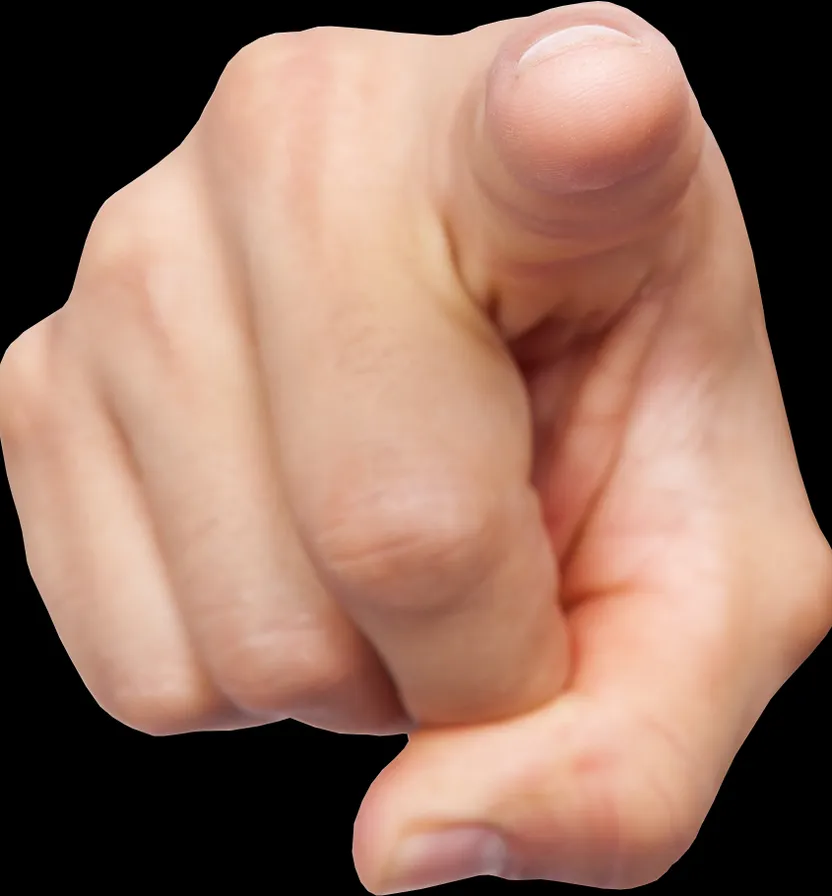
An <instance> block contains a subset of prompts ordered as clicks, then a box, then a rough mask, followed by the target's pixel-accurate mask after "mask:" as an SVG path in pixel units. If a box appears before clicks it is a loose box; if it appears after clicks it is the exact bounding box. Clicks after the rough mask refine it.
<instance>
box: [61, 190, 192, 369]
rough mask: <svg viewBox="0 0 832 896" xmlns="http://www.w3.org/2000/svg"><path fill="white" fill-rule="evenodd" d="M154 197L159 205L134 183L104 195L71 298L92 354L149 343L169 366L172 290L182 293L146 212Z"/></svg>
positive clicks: (178, 268) (172, 259)
mask: <svg viewBox="0 0 832 896" xmlns="http://www.w3.org/2000/svg"><path fill="white" fill-rule="evenodd" d="M151 204H157V205H158V202H156V201H155V199H154V196H153V195H152V194H151V191H150V190H149V189H145V188H143V187H141V186H133V185H131V186H130V187H127V188H125V189H124V190H122V191H120V192H119V193H117V194H115V196H113V197H111V198H110V199H109V200H107V202H106V203H105V204H104V206H103V207H102V210H101V211H100V212H99V214H98V216H97V217H96V219H95V221H94V222H93V226H92V228H91V230H90V235H89V237H88V239H87V244H86V246H85V249H84V256H83V258H82V262H81V267H80V269H79V274H78V278H77V279H76V286H75V289H74V290H73V293H72V296H71V297H70V300H71V303H72V306H73V311H74V312H75V313H76V315H80V317H79V320H77V321H76V335H79V337H80V341H81V342H82V343H83V344H84V345H85V346H88V347H89V348H90V350H91V351H92V352H93V354H94V355H96V356H97V355H98V354H99V353H100V352H102V351H103V352H105V353H106V352H107V351H108V350H109V349H108V347H109V346H112V345H113V344H114V343H117V344H118V345H120V346H121V345H124V346H130V347H136V346H137V347H142V348H144V349H150V350H151V351H152V354H153V356H154V357H155V358H156V359H157V360H158V361H160V362H162V363H164V364H165V366H168V365H169V364H170V363H171V362H172V361H173V360H174V359H176V358H177V357H178V354H179V351H178V349H179V345H178V342H176V337H177V335H178V329H177V327H176V325H175V315H176V309H177V305H176V303H175V302H173V301H170V296H171V295H177V294H179V293H181V290H182V288H183V283H184V276H183V273H182V271H183V270H184V267H183V264H182V262H181V260H179V259H177V257H176V256H175V255H174V254H173V253H172V251H171V248H170V246H169V245H167V246H166V245H163V244H162V243H161V241H160V239H159V237H158V235H157V236H155V237H154V235H153V228H152V227H151V226H150V225H149V224H148V223H147V220H146V218H147V214H148V206H149V205H151ZM78 327H81V329H82V332H80V333H78ZM137 340H138V343H137Z"/></svg>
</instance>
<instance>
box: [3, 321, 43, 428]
mask: <svg viewBox="0 0 832 896" xmlns="http://www.w3.org/2000/svg"><path fill="white" fill-rule="evenodd" d="M51 335H52V319H51V318H47V319H45V320H42V321H40V322H39V323H37V324H35V326H33V327H30V328H29V329H28V330H26V331H25V332H24V333H22V334H21V335H20V336H19V337H18V338H17V339H16V340H15V341H14V342H12V344H11V345H10V346H9V347H8V348H7V349H6V351H5V353H4V355H3V358H2V361H0V436H2V438H3V440H4V441H5V442H6V443H7V445H8V444H18V443H25V442H28V441H30V440H31V439H32V438H38V437H39V436H40V435H41V434H43V432H44V430H45V428H48V427H49V426H50V425H51V423H50V421H51V416H52V415H51V413H50V410H49V408H50V405H51V402H50V394H51V393H50V382H51V378H50V374H49V349H50V343H51Z"/></svg>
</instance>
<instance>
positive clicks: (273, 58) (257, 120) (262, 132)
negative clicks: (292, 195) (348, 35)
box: [202, 28, 344, 181]
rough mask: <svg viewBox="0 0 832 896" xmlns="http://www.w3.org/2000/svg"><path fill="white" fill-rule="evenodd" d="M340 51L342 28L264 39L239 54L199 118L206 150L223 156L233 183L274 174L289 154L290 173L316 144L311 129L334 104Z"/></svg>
mask: <svg viewBox="0 0 832 896" xmlns="http://www.w3.org/2000/svg"><path fill="white" fill-rule="evenodd" d="M343 46H344V40H343V35H342V34H341V29H337V28H313V29H310V30H308V31H300V32H292V33H283V34H273V35H269V36H267V37H263V38H260V39H259V40H256V41H254V42H253V43H251V44H249V45H247V46H246V47H244V48H243V49H242V50H240V51H239V52H238V53H237V54H236V55H235V56H234V57H233V58H232V59H231V60H230V61H229V62H228V64H227V65H226V68H225V70H224V71H223V73H222V75H221V76H220V79H219V82H218V84H217V87H216V90H215V91H214V94H213V96H212V97H211V99H210V101H209V103H208V105H207V107H206V110H205V114H204V116H203V120H202V125H203V127H205V128H207V130H208V133H209V135H210V139H209V140H208V141H207V143H206V145H207V146H208V147H209V149H210V151H211V152H214V153H216V152H220V153H221V154H222V157H223V162H224V164H225V166H226V167H227V166H229V165H230V169H231V171H232V172H236V176H237V178H243V179H245V178H248V177H250V176H251V173H252V172H254V173H255V174H256V173H259V172H262V171H264V170H266V171H272V172H273V171H274V170H275V165H276V162H277V161H278V160H279V159H281V158H282V157H284V156H285V154H286V152H287V150H288V151H289V152H290V153H291V154H292V156H293V159H292V161H293V165H292V170H293V171H294V170H295V168H296V165H297V161H298V159H302V158H305V154H306V153H308V152H310V151H311V150H312V149H313V148H315V147H316V146H317V144H318V142H319V141H316V140H315V139H314V137H315V133H314V132H315V130H316V128H317V125H318V123H320V122H321V121H322V120H323V119H324V117H325V115H326V109H327V108H328V103H329V102H331V98H330V94H332V91H331V90H330V89H329V88H331V87H332V86H333V85H334V84H335V83H337V82H339V81H340V80H341V79H340V74H339V73H340V72H341V71H342V66H341V65H340V61H341V58H342V55H343V54H342V53H341V52H340V49H341V47H343ZM296 150H300V152H297V151H296ZM289 181H291V178H289Z"/></svg>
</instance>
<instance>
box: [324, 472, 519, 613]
mask: <svg viewBox="0 0 832 896" xmlns="http://www.w3.org/2000/svg"><path fill="white" fill-rule="evenodd" d="M317 523H318V525H317V526H316V527H315V529H316V533H317V535H316V544H317V547H318V549H319V551H320V552H321V554H322V559H323V562H324V565H325V566H326V568H327V570H328V571H329V572H330V573H331V574H332V575H333V576H334V577H335V579H336V581H337V583H338V585H339V586H340V587H341V588H342V589H344V590H345V591H346V592H347V594H348V595H355V598H356V599H358V600H361V601H365V600H369V601H374V602H375V601H378V602H383V603H384V604H385V606H389V607H392V606H397V607H399V608H401V609H420V608H424V609H430V608H431V607H433V608H436V607H438V606H441V604H442V603H444V602H446V601H450V600H453V599H455V598H458V596H459V594H460V593H465V592H466V591H469V590H473V586H474V585H475V584H476V582H477V581H478V580H479V579H480V577H482V576H483V575H484V574H487V572H488V570H489V569H490V567H491V566H492V565H493V563H494V561H495V558H496V557H497V556H498V552H499V549H500V544H501V540H502V535H503V532H502V530H503V527H504V523H503V517H502V515H501V514H500V513H499V508H498V507H497V503H496V501H494V499H493V496H491V495H490V494H489V492H488V490H487V489H486V490H484V489H483V488H482V487H481V486H478V485H466V484H465V483H464V481H460V480H452V481H450V482H447V483H443V482H442V481H441V480H437V479H431V480H430V481H428V482H424V481H420V480H418V479H415V480H414V479H407V478H405V479H402V480H399V481H393V482H386V483H384V484H383V485H381V486H380V487H374V488H373V489H372V490H370V489H366V488H361V487H357V488H356V487H355V486H350V487H348V488H347V489H345V490H344V492H343V494H342V495H340V496H338V497H336V498H335V499H334V500H332V501H330V502H329V503H328V506H327V508H326V509H325V510H324V511H323V512H322V513H320V515H319V519H318V520H317Z"/></svg>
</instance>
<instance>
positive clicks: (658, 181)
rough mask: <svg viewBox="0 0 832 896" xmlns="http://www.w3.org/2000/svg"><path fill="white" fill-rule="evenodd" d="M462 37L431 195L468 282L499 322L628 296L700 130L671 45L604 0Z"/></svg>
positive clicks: (513, 324)
mask: <svg viewBox="0 0 832 896" xmlns="http://www.w3.org/2000/svg"><path fill="white" fill-rule="evenodd" d="M460 40H463V41H469V42H470V52H460V53H459V54H458V55H459V58H460V59H462V60H463V61H462V62H460V65H463V66H470V68H471V69H472V70H473V72H472V74H470V75H469V74H467V73H463V74H461V81H460V83H463V84H468V85H470V86H469V87H468V89H467V90H464V91H463V97H462V100H461V101H459V100H457V101H455V102H456V106H455V111H454V112H453V113H452V117H453V118H454V124H453V126H452V127H451V128H450V132H451V148H450V152H449V153H448V157H447V162H446V164H447V168H446V170H445V171H444V172H443V175H442V178H441V179H443V180H444V183H445V184H447V187H446V189H444V190H443V191H442V197H443V198H442V200H441V205H442V207H443V211H444V214H445V217H446V220H447V222H448V227H449V231H450V234H451V238H452V241H453V243H454V250H455V255H456V259H457V263H458V265H459V269H460V275H461V277H462V280H463V282H464V284H465V286H466V287H467V289H468V291H469V292H470V293H471V294H472V295H473V296H474V297H475V299H476V300H477V301H478V302H479V303H480V304H482V305H488V306H489V310H490V311H491V312H492V314H493V316H494V317H495V318H496V320H497V322H498V323H499V324H500V326H501V330H502V332H503V334H504V335H506V336H508V337H509V338H511V337H514V336H517V335H519V334H521V333H522V332H525V331H526V330H528V329H530V328H531V327H533V326H535V325H536V324H537V323H538V322H539V321H540V320H542V319H543V318H544V317H545V316H546V315H549V314H551V312H552V311H554V310H558V314H559V316H569V315H570V313H572V312H573V311H577V312H578V313H579V314H584V313H587V312H590V311H591V312H593V313H595V314H596V316H597V312H598V311H603V310H606V311H610V312H614V311H615V308H612V309H610V308H607V309H599V308H598V307H597V304H596V305H595V307H592V308H589V309H588V308H587V307H586V301H587V300H588V301H590V302H596V303H597V302H598V301H599V298H600V300H601V301H602V302H606V303H607V304H612V305H615V304H619V305H620V304H623V303H624V302H626V300H627V299H629V298H630V297H631V295H632V291H633V290H634V289H635V288H637V285H638V283H639V282H640V281H641V280H642V279H643V277H644V273H645V270H644V268H645V267H646V266H648V265H650V264H651V263H652V262H653V261H654V259H653V258H652V257H650V256H651V255H652V254H654V246H653V245H652V242H651V239H650V238H651V236H654V235H661V234H663V233H665V232H666V231H667V225H668V221H669V218H670V217H671V216H672V215H673V214H674V212H675V211H676V210H677V209H678V207H679V205H680V202H681V200H682V198H683V197H684V196H685V195H686V193H687V192H688V188H689V185H690V184H691V181H692V177H693V175H694V173H695V171H696V170H697V165H698V161H699V156H700V153H701V149H702V146H703V143H704V137H705V131H706V128H705V123H704V121H703V120H702V117H701V114H700V113H699V108H698V104H697V102H696V99H695V98H694V96H693V92H692V90H691V89H690V87H689V85H688V82H687V79H686V77H685V73H684V71H683V69H682V65H681V63H680V61H679V58H678V56H677V54H676V51H675V49H674V48H673V46H672V45H671V44H670V42H669V41H668V40H667V39H666V38H665V37H664V36H663V35H662V34H661V33H660V32H659V31H657V30H656V29H655V28H653V27H652V26H651V25H650V24H649V23H647V22H645V21H644V20H643V19H641V18H639V17H638V16H636V15H635V14H633V13H631V12H629V11H628V10H625V9H622V8H621V7H618V6H614V5H612V4H609V3H582V4H578V5H576V6H569V7H561V8H557V9H553V10H550V11H548V12H545V13H541V14H540V15H536V16H532V17H530V18H528V19H523V20H519V21H517V20H515V21H513V22H504V23H500V24H498V25H493V26H488V27H486V28H482V29H478V30H476V31H474V32H471V33H469V34H466V35H462V36H461V37H460ZM459 49H460V50H462V48H461V47H460V48H459ZM645 242H646V243H647V246H646V250H645ZM599 262H600V263H601V268H602V273H603V270H607V266H608V265H610V264H611V265H613V266H614V271H613V272H612V273H611V276H609V277H607V276H606V275H604V276H602V275H601V274H599V273H598V269H599ZM590 265H591V266H592V269H593V270H594V273H592V272H591V271H590V270H589V267H590ZM599 281H600V283H601V284H602V286H603V287H604V288H601V289H599V288H598V283H599ZM590 282H591V283H592V284H593V285H592V286H588V284H589V283H590ZM608 282H614V283H616V284H619V288H618V289H616V290H613V292H612V293H610V291H609V290H608V289H606V288H605V285H606V284H607V283H608ZM585 285H587V286H586V288H584V286H585ZM576 293H577V294H578V295H577V296H576ZM582 294H585V295H584V297H583V300H581V296H582ZM567 298H568V300H569V305H570V307H569V308H560V309H558V306H563V305H565V303H566V301H567ZM576 298H577V299H578V304H577V306H576V305H575V304H574V303H575V300H576Z"/></svg>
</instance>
